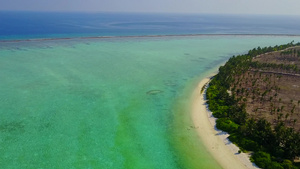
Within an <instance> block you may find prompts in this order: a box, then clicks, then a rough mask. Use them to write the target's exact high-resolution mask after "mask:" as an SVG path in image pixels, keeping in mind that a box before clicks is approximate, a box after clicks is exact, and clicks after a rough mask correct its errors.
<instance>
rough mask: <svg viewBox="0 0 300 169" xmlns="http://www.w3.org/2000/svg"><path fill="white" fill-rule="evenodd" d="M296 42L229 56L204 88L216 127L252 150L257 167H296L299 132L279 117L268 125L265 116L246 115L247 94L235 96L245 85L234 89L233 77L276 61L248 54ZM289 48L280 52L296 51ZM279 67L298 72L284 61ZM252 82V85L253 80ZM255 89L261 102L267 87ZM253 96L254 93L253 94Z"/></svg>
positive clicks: (299, 142) (266, 51)
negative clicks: (263, 62)
mask: <svg viewBox="0 0 300 169" xmlns="http://www.w3.org/2000/svg"><path fill="white" fill-rule="evenodd" d="M296 45H300V43H297V44H293V42H291V43H288V44H286V45H280V46H274V47H265V48H260V47H258V48H254V49H252V50H250V51H249V52H248V54H245V55H239V56H233V57H232V58H230V59H229V60H228V62H227V63H226V64H225V65H224V66H221V67H220V68H219V73H218V74H217V75H216V76H215V77H214V78H213V79H212V81H211V82H210V84H209V87H208V89H207V93H206V95H207V99H208V101H207V102H208V104H209V109H210V110H211V111H212V112H213V115H214V116H215V117H217V118H218V120H217V126H216V127H217V128H218V129H221V130H224V131H226V132H228V133H230V137H229V139H230V140H231V141H232V142H233V143H235V144H237V145H238V146H239V147H240V148H241V150H243V151H253V152H254V153H253V155H252V157H251V160H252V161H253V162H255V163H256V164H257V165H258V166H259V167H261V168H267V169H268V168H272V169H273V168H284V169H290V168H297V166H296V164H295V163H294V162H293V161H294V159H295V158H296V157H299V155H300V134H299V132H296V131H295V130H294V128H292V127H288V126H286V125H285V122H284V121H283V120H282V118H278V121H277V123H276V125H273V126H272V125H271V123H270V122H268V121H267V120H266V119H263V118H258V119H254V118H253V117H251V116H249V114H248V113H247V112H246V100H247V98H245V97H244V98H240V97H238V96H237V94H238V93H246V92H248V90H249V89H248V90H247V89H244V90H243V89H238V90H235V89H236V87H235V86H236V85H237V84H234V83H235V77H240V76H241V75H243V74H244V73H246V72H247V71H248V70H249V69H252V68H266V67H269V66H271V67H276V66H278V65H276V64H267V63H266V64H260V63H258V62H252V58H253V57H255V56H257V55H260V54H264V53H268V52H272V51H279V50H283V49H286V48H289V47H293V46H296ZM290 51H292V52H286V53H284V52H282V55H285V54H290V53H293V54H295V55H298V53H297V51H294V50H290ZM281 69H286V70H293V71H296V72H298V68H297V67H289V66H286V65H283V66H282V68H281ZM252 83H253V84H252V85H254V84H255V83H256V81H253V82H252ZM229 90H231V91H234V92H232V93H230V92H228V91H229ZM277 90H280V89H276V91H277ZM256 92H258V93H261V100H262V102H263V100H264V99H265V97H266V95H267V93H268V92H269V90H266V91H256ZM248 95H250V93H248ZM276 96H277V95H275V96H274V97H276ZM249 97H250V96H249ZM253 97H255V96H254V95H253ZM272 99H273V97H270V98H268V100H272ZM291 102H292V101H291ZM283 108H284V107H282V109H283ZM282 109H281V111H282ZM294 109H295V107H294ZM271 111H275V110H271ZM279 111H280V110H279V109H278V112H279ZM271 113H272V112H271ZM281 116H282V115H281ZM287 118H288V117H286V119H287Z"/></svg>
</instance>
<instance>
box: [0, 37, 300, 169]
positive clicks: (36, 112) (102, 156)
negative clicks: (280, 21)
mask: <svg viewBox="0 0 300 169" xmlns="http://www.w3.org/2000/svg"><path fill="white" fill-rule="evenodd" d="M292 40H295V41H300V37H296V36H293V37H291V36H290V37H283V36H196V37H161V38H153V37H152V38H149V37H148V38H147V37H143V38H142V37H140V38H111V39H82V40H78V39H73V40H54V41H33V42H24V41H23V42H2V43H0V60H1V61H0V79H1V83H0V166H1V168H130V169H134V168H137V169H141V168H151V169H154V168H157V169H162V168H163V169H168V168H169V169H176V168H187V169H193V168H221V166H219V165H218V164H217V163H216V161H215V160H214V159H213V158H212V157H211V155H210V154H209V153H208V152H207V151H206V150H205V147H204V146H203V145H202V144H201V142H200V141H199V138H198V137H197V135H196V133H195V131H193V130H187V128H189V126H191V125H192V123H191V119H190V117H189V108H188V107H189V103H190V94H191V93H192V90H193V88H194V87H195V85H196V84H197V82H198V81H199V80H200V79H201V78H203V77H205V76H207V75H208V74H210V73H211V72H213V71H216V70H217V66H218V65H220V64H222V63H224V62H225V61H226V60H227V59H228V58H229V57H230V56H232V55H234V54H239V53H244V52H246V51H248V50H249V49H252V48H254V47H257V46H269V45H276V44H283V43H288V42H291V41H292Z"/></svg>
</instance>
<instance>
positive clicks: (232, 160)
mask: <svg viewBox="0 0 300 169" xmlns="http://www.w3.org/2000/svg"><path fill="white" fill-rule="evenodd" d="M209 80H210V79H209V78H205V79H203V80H202V81H201V82H200V83H199V84H198V86H197V87H196V89H195V90H194V92H193V95H192V105H191V106H192V109H191V110H192V113H191V116H192V121H193V124H194V126H195V129H196V132H197V133H198V135H199V137H200V138H201V140H202V142H203V143H204V145H205V146H206V148H207V150H208V151H209V152H210V153H211V154H212V155H213V157H214V158H215V159H216V161H218V163H219V164H220V165H221V166H222V167H223V168H228V169H233V168H234V169H242V168H258V167H256V166H255V165H254V164H253V163H252V162H251V161H250V160H249V156H248V154H245V153H240V154H239V153H238V150H239V148H238V147H237V146H236V145H234V144H232V143H231V142H230V141H229V140H228V139H227V137H228V136H229V135H228V134H227V133H225V132H222V131H220V130H218V129H216V127H215V123H216V119H215V118H214V117H213V116H212V113H211V112H210V111H209V110H208V109H207V105H206V103H205V92H203V93H202V94H200V91H201V88H202V87H203V86H204V85H205V84H206V83H207V82H209Z"/></svg>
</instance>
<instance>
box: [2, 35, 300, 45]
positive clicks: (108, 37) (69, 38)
mask: <svg viewBox="0 0 300 169" xmlns="http://www.w3.org/2000/svg"><path fill="white" fill-rule="evenodd" d="M201 36H203V37H210V36H211V37H214V36H290V37H300V35H297V34H178V35H132V36H91V37H62V38H33V39H7V40H6V39H4V40H0V42H2V43H3V42H4V43H5V42H35V41H56V40H80V39H120V38H160V37H201Z"/></svg>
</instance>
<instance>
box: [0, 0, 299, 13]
mask: <svg viewBox="0 0 300 169" xmlns="http://www.w3.org/2000/svg"><path fill="white" fill-rule="evenodd" d="M299 6H300V0H0V10H1V11H3V10H13V11H15V10H16V11H67V12H75V11H78V12H146V13H215V14H265V15H300V10H299Z"/></svg>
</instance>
